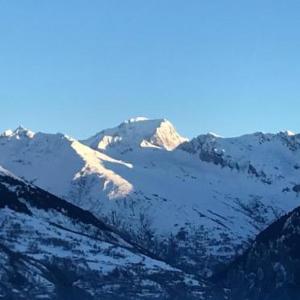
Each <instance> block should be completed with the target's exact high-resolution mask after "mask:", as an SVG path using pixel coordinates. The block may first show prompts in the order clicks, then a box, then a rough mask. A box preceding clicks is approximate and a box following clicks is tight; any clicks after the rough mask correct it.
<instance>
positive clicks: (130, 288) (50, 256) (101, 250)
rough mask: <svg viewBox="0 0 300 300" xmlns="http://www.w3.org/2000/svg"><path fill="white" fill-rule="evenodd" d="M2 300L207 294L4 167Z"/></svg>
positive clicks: (0, 187) (0, 190) (0, 184)
mask: <svg viewBox="0 0 300 300" xmlns="http://www.w3.org/2000/svg"><path fill="white" fill-rule="evenodd" d="M0 224H1V230H0V264H1V268H0V278H1V282H0V298H1V299H80V300H82V299H89V300H92V299H100V298H101V299H107V300H108V299H110V300H112V299H128V300H129V299H202V296H201V295H202V290H203V287H204V285H203V284H202V283H201V282H199V281H197V280H196V279H195V278H193V277H192V276H191V275H187V274H185V273H184V272H182V271H181V270H178V269H175V268H173V267H171V266H170V265H168V264H166V263H164V262H162V261H159V260H157V259H155V258H153V257H152V258H151V257H149V256H148V254H147V253H148V252H147V251H146V250H143V249H142V248H140V247H138V246H137V245H135V244H133V243H131V242H130V241H127V240H124V238H123V237H121V236H120V235H119V234H118V233H117V232H116V231H115V230H114V229H112V228H111V227H110V226H107V225H106V224H105V223H104V222H102V221H101V220H99V219H97V218H96V217H94V216H93V215H92V214H91V213H89V212H87V211H84V210H82V209H80V208H78V207H76V206H74V205H72V204H70V203H68V202H66V201H64V200H61V199H59V198H57V197H55V196H53V195H51V194H49V193H47V192H45V191H43V190H41V189H39V188H37V187H35V186H33V185H30V184H28V183H26V182H25V181H23V180H20V179H18V178H17V177H16V176H14V175H12V174H11V173H10V172H8V171H6V170H4V169H3V168H0Z"/></svg>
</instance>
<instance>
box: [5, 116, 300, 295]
mask: <svg viewBox="0 0 300 300" xmlns="http://www.w3.org/2000/svg"><path fill="white" fill-rule="evenodd" d="M0 165H1V166H2V169H1V174H0V175H1V176H0V179H1V181H0V193H1V202H0V208H1V224H2V226H1V235H2V242H1V245H0V260H1V264H2V265H3V266H5V268H3V272H2V271H1V278H4V280H2V281H3V282H2V283H1V284H0V294H1V295H5V296H7V297H15V298H12V299H18V298H20V299H22V298H21V297H23V298H24V299H27V298H28V297H31V298H32V297H36V298H37V299H38V298H39V297H41V295H46V296H47V297H48V298H49V299H56V298H57V299H66V295H69V296H70V295H73V296H72V297H71V299H76V297H78V299H85V298H86V299H98V298H99V297H101V298H102V299H183V300H184V299H214V300H215V299H216V300H219V299H220V300H222V299H224V300H225V299H234V300H235V299H251V300H265V299H275V298H274V297H275V296H274V295H276V296H278V295H281V296H280V297H281V298H278V299H281V300H283V299H293V300H294V299H298V298H295V297H297V295H298V296H299V295H300V292H299V289H298V287H297V286H298V281H297V279H296V278H297V274H298V272H299V271H300V269H299V267H297V266H298V265H299V262H298V256H297V250H298V246H297V245H298V242H297V241H298V230H297V228H298V227H297V226H298V222H299V213H298V210H297V207H298V206H299V198H298V195H299V192H300V179H299V174H300V135H297V134H294V133H292V132H289V131H287V132H280V133H277V134H265V133H261V132H258V133H254V134H248V135H243V136H240V137H234V138H222V137H220V136H217V135H215V134H212V133H208V134H205V135H199V136H198V137H196V138H194V139H191V140H188V139H187V138H184V137H182V136H181V135H180V134H179V133H178V132H177V131H176V129H175V127H174V126H173V125H172V124H171V123H170V122H169V121H168V120H165V119H160V120H149V119H146V118H141V117H139V118H134V119H130V120H128V121H125V122H123V123H121V124H120V125H119V126H117V127H115V128H110V129H106V130H103V131H100V132H99V133H97V134H95V135H94V136H92V137H90V138H87V139H85V140H81V141H79V140H76V139H74V138H71V137H69V136H67V135H64V134H46V133H34V132H32V131H30V130H28V129H25V128H23V127H19V128H17V129H16V130H7V131H5V132H4V133H2V134H1V135H0ZM294 209H295V210H294ZM291 253H294V254H293V255H292V254H291ZM287 256H288V257H289V259H287ZM100 282H101V284H100ZM271 282H272V284H271ZM25 287H26V288H25ZM277 291H279V292H278V293H277ZM72 293H73V294H72ZM295 295H296V296H295ZM55 297H56V298H55ZM118 297H119V298H118ZM176 297H177V298H176ZM284 297H285V298H284Z"/></svg>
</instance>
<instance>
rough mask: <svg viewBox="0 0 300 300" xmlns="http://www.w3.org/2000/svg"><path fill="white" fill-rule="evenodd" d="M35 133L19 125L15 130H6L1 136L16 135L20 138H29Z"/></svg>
mask: <svg viewBox="0 0 300 300" xmlns="http://www.w3.org/2000/svg"><path fill="white" fill-rule="evenodd" d="M34 135H35V133H34V132H33V131H31V130H29V129H27V128H25V127H24V126H22V125H20V126H18V127H17V128H16V129H15V130H11V129H8V130H5V131H4V132H3V133H2V134H1V136H2V137H15V138H17V139H20V138H22V137H27V138H33V137H34Z"/></svg>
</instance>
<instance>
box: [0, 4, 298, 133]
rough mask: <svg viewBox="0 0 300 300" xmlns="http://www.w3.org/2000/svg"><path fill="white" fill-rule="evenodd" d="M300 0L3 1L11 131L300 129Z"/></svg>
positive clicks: (1, 58)
mask: <svg viewBox="0 0 300 300" xmlns="http://www.w3.org/2000/svg"><path fill="white" fill-rule="evenodd" d="M299 14H300V1H298V0H297V1H296V0H295V1H293V0H286V1H269V0H263V1H262V0H260V1H256V0H252V1H240V0H236V1H231V0H228V1H225V0H222V1H221V0H220V1H215V0H212V1H202V0H189V1H177V0H172V1H171V0H163V1H162V0H148V1H140V0H135V1H134V0H126V1H121V0H118V1H116V0H107V1H101V0H95V1H93V0H89V1H84V0H81V1H77V0H64V1H60V0H51V1H39V0H35V1H32V0H26V1H19V0H2V1H0V104H1V110H0V118H1V122H0V129H1V130H4V129H6V128H14V127H16V126H18V125H19V124H23V125H24V126H26V127H29V128H31V129H33V130H35V131H46V132H58V131H60V132H65V133H68V134H69V135H72V136H75V137H79V138H83V137H87V136H89V135H91V134H93V133H95V132H96V131H99V130H100V129H103V128H106V127H111V126H114V125H117V124H118V123H120V122H121V121H123V120H125V119H128V118H130V117H134V116H147V117H150V118H161V117H163V118H168V119H170V120H171V121H172V122H173V123H174V124H175V126H176V127H177V129H178V130H179V131H180V132H181V133H182V134H184V135H186V136H189V137H191V136H194V135H197V134H199V133H205V132H208V131H212V132H216V133H219V134H221V135H224V136H233V135H239V134H242V133H248V132H252V131H258V130H261V131H272V132H274V131H279V130H284V129H290V130H293V131H296V132H300V118H299V111H300V84H299V83H300V60H299V53H300V18H299Z"/></svg>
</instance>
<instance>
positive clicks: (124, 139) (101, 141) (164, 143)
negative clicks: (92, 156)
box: [82, 117, 187, 153]
mask: <svg viewBox="0 0 300 300" xmlns="http://www.w3.org/2000/svg"><path fill="white" fill-rule="evenodd" d="M185 141H187V139H186V138H183V137H182V136H180V135H179V134H178V133H177V131H176V129H175V128H174V126H173V125H172V124H171V123H170V122H169V121H168V120H165V119H158V120H149V119H147V118H144V117H138V118H132V119H129V120H128V121H125V122H123V123H121V124H120V125H119V126H118V127H116V128H110V129H106V130H103V131H101V132H99V133H97V134H96V135H94V136H93V137H91V138H89V139H87V140H84V141H82V143H83V144H85V145H88V146H90V147H91V148H93V149H95V150H99V151H103V152H108V151H111V152H113V150H114V149H116V151H118V152H120V151H121V152H122V153H126V152H128V151H133V149H134V148H135V147H138V146H139V147H158V148H163V149H166V150H173V149H174V148H176V147H177V146H178V145H180V144H181V143H183V142H185Z"/></svg>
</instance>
